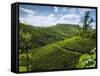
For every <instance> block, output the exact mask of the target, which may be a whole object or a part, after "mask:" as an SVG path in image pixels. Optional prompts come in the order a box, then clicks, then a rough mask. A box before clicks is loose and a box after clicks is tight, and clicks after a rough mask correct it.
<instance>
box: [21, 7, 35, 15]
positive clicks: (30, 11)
mask: <svg viewBox="0 0 100 76" xmlns="http://www.w3.org/2000/svg"><path fill="white" fill-rule="evenodd" d="M20 10H22V11H23V12H25V13H28V14H36V12H34V11H32V10H30V9H26V8H22V7H20Z"/></svg>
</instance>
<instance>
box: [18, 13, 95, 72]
mask: <svg viewBox="0 0 100 76" xmlns="http://www.w3.org/2000/svg"><path fill="white" fill-rule="evenodd" d="M93 21H94V20H93V19H92V18H90V16H89V12H86V14H85V15H84V16H83V19H82V24H83V27H80V26H79V25H72V24H56V25H55V26H51V27H35V26H31V25H26V24H23V23H20V25H19V71H20V72H23V71H40V70H57V69H75V68H92V67H96V29H94V28H91V26H90V24H91V23H92V22H93Z"/></svg>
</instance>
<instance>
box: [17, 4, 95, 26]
mask: <svg viewBox="0 0 100 76" xmlns="http://www.w3.org/2000/svg"><path fill="white" fill-rule="evenodd" d="M86 11H90V16H91V17H92V18H93V19H94V20H95V21H96V10H95V9H93V8H92V9H91V8H74V7H57V6H39V5H22V4H20V5H19V20H20V22H21V23H25V24H28V25H33V26H43V27H47V26H54V25H56V24H58V23H61V24H76V25H77V24H79V25H81V23H80V21H81V18H82V17H83V16H84V14H85V12H86ZM95 21H94V22H93V23H92V24H91V25H92V26H93V27H95V25H96V22H95Z"/></svg>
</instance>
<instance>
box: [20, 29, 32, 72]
mask: <svg viewBox="0 0 100 76" xmlns="http://www.w3.org/2000/svg"><path fill="white" fill-rule="evenodd" d="M19 34H20V36H19V40H20V41H19V42H20V45H19V48H20V49H21V50H23V51H24V52H26V60H27V63H26V67H27V71H28V69H29V67H28V51H29V50H30V47H31V44H32V43H31V39H32V37H31V34H30V33H28V32H23V31H20V32H19ZM24 58H25V57H24ZM24 60H25V59H24Z"/></svg>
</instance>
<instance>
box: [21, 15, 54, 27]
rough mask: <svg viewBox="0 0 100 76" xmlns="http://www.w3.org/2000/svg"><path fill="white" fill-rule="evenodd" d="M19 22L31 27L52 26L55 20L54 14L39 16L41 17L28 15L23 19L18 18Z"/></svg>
mask: <svg viewBox="0 0 100 76" xmlns="http://www.w3.org/2000/svg"><path fill="white" fill-rule="evenodd" d="M20 22H22V23H26V24H29V25H33V26H44V27H46V26H52V25H55V24H56V23H55V22H56V18H55V17H54V14H50V15H49V16H41V15H37V16H35V15H32V14H28V15H27V16H26V17H24V18H20Z"/></svg>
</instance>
